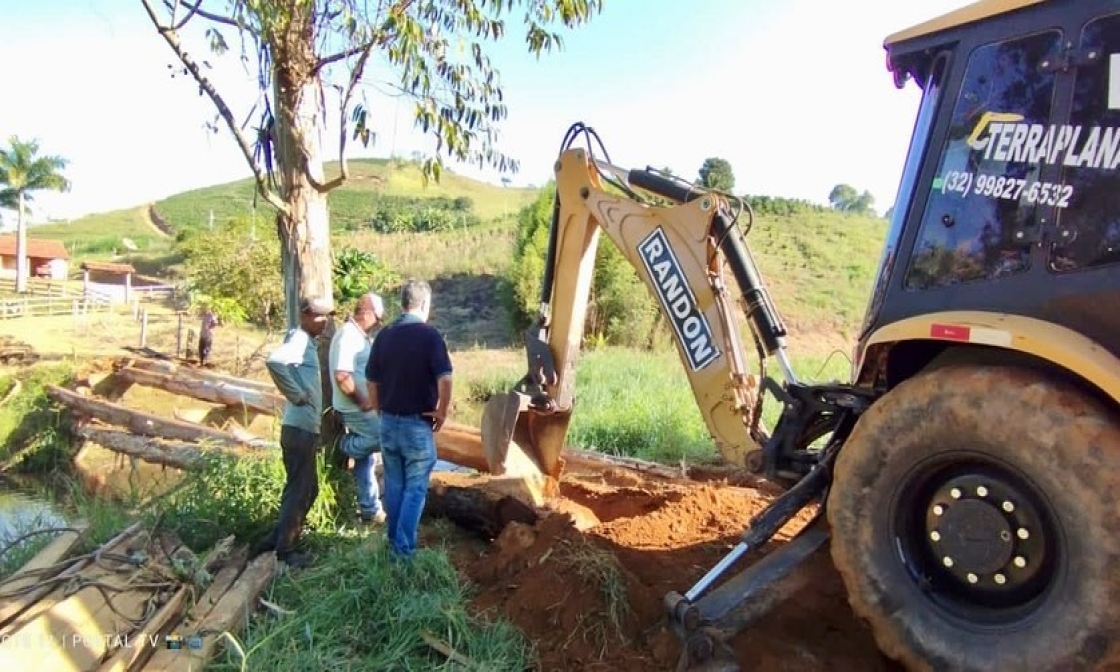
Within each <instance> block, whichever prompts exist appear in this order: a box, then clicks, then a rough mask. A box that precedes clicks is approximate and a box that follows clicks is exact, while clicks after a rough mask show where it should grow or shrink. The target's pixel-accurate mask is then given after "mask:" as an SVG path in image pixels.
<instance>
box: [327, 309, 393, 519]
mask: <svg viewBox="0 0 1120 672" xmlns="http://www.w3.org/2000/svg"><path fill="white" fill-rule="evenodd" d="M384 315H385V304H384V302H383V301H382V300H381V297H380V296H378V295H377V294H374V293H373V292H369V293H367V294H364V295H362V298H360V299H358V303H357V305H355V306H354V314H353V315H351V316H350V318H349V319H347V320H346V322H345V323H344V324H343V325H342V326H341V327H340V328H339V329H338V330H337V331H336V332H335V334H334V338H332V339H331V349H330V368H331V388H332V403H331V405H332V406H333V407H334V410H335V411H336V412H337V413H338V415H339V417H340V418H341V419H342V424H343V426H344V427H345V428H346V433H345V434H344V435H343V437H342V442H341V444H340V448H341V449H342V452H343V453H345V454H346V455H347V456H349V457H350V458H351V459H353V460H354V482H355V484H356V486H357V490H358V509H359V511H360V512H361V517H362V521H363V522H366V523H374V524H380V523H383V522H385V511H384V509H383V508H382V507H381V493H380V492H379V489H378V487H377V477H376V475H375V474H374V470H375V468H376V466H377V453H378V451H380V450H381V441H380V431H381V430H380V424H379V422H378V416H377V411H376V410H374V407H373V403H372V401H371V400H370V398H369V392H368V389H369V388H368V386H367V385H366V363H367V362H368V361H369V356H370V348H371V346H372V343H373V341H372V340H371V339H370V336H369V332H370V330H371V329H373V328H374V327H376V326H377V325H378V324H380V323H381V318H382V317H384Z"/></svg>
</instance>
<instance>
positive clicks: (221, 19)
mask: <svg viewBox="0 0 1120 672" xmlns="http://www.w3.org/2000/svg"><path fill="white" fill-rule="evenodd" d="M147 4H148V3H147V2H144V5H145V6H146V5H147ZM163 4H164V5H166V6H167V8H168V9H173V7H172V4H171V2H169V0H163ZM175 4H176V5H183V6H184V7H186V8H187V10H188V14H187V16H186V18H184V19H183V20H182V21H180V22H179V23H177V24H176V25H174V26H172V27H171V28H169V30H173V31H178V30H179V29H181V28H182V27H183V26H184V25H186V23H187V21H189V20H190V18H191V17H192V16H194V15H195V14H197V15H199V16H201V17H202V18H204V19H206V20H208V21H213V22H214V23H221V24H224V25H227V26H233V27H234V28H237V29H239V30H246V29H247V28H246V27H245V26H242V25H240V24H238V23H237V21H236V20H235V19H233V18H231V17H228V16H222V15H220V14H213V13H211V12H207V11H204V10H203V9H202V0H198V2H196V3H193V4H192V3H191V2H188V0H175ZM148 13H149V14H151V11H149V12H148ZM156 27H159V24H158V23H157V24H156ZM160 29H161V30H163V28H160Z"/></svg>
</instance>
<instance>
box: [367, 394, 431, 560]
mask: <svg viewBox="0 0 1120 672" xmlns="http://www.w3.org/2000/svg"><path fill="white" fill-rule="evenodd" d="M381 459H382V460H383V461H384V466H385V514H386V519H385V524H386V528H385V533H386V535H387V536H388V538H389V550H390V551H392V552H393V554H394V555H396V556H398V557H402V558H406V559H407V558H411V557H412V556H413V554H415V553H416V545H417V542H416V536H417V532H418V531H419V529H420V516H421V515H422V514H423V513H424V503H425V502H426V501H427V499H428V478H429V477H430V476H431V474H432V468H433V467H434V466H435V464H436V441H435V435H434V434H433V432H432V423H431V421H430V420H428V419H427V418H426V417H424V416H422V415H390V414H388V413H382V414H381Z"/></svg>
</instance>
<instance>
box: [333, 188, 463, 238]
mask: <svg viewBox="0 0 1120 672" xmlns="http://www.w3.org/2000/svg"><path fill="white" fill-rule="evenodd" d="M473 209H474V202H473V201H471V199H470V198H468V197H466V196H459V197H457V198H448V197H446V196H437V197H434V198H415V197H409V196H387V195H375V196H374V198H373V203H372V207H371V210H370V214H369V218H368V219H367V220H366V222H365V226H367V227H369V228H371V229H373V230H374V231H376V232H378V233H405V232H412V233H427V232H436V231H451V230H454V229H462V228H465V227H468V226H474V225H476V224H478V223H479V221H480V220H479V218H478V215H476V214H474V212H473ZM347 224H349V225H350V227H351V228H358V227H354V224H353V223H350V222H348V223H347Z"/></svg>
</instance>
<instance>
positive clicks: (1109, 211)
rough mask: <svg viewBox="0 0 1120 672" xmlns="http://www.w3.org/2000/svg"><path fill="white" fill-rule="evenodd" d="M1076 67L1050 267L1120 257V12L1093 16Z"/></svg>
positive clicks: (1074, 267) (1084, 265)
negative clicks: (1095, 18) (1071, 139)
mask: <svg viewBox="0 0 1120 672" xmlns="http://www.w3.org/2000/svg"><path fill="white" fill-rule="evenodd" d="M1076 59H1077V60H1076V67H1075V68H1074V78H1075V79H1074V91H1073V104H1072V106H1071V109H1070V118H1069V124H1068V126H1069V128H1070V134H1071V135H1072V136H1074V137H1076V141H1074V142H1071V143H1070V150H1069V151H1068V152H1066V155H1065V157H1064V159H1063V161H1062V177H1063V179H1062V185H1061V187H1060V188H1061V196H1060V200H1059V202H1058V203H1057V206H1056V211H1057V224H1058V226H1057V231H1056V232H1055V233H1054V234H1053V235H1054V241H1055V242H1054V244H1053V245H1052V246H1051V248H1050V258H1049V262H1050V270H1052V271H1055V272H1058V273H1064V272H1069V271H1076V270H1078V269H1082V268H1089V267H1093V266H1099V265H1102V264H1114V263H1117V262H1120V15H1112V16H1108V17H1104V18H1100V19H1097V20H1095V21H1091V22H1089V23H1088V24H1086V26H1085V28H1084V30H1083V31H1082V33H1081V45H1080V49H1079V50H1078V52H1077V54H1076Z"/></svg>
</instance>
